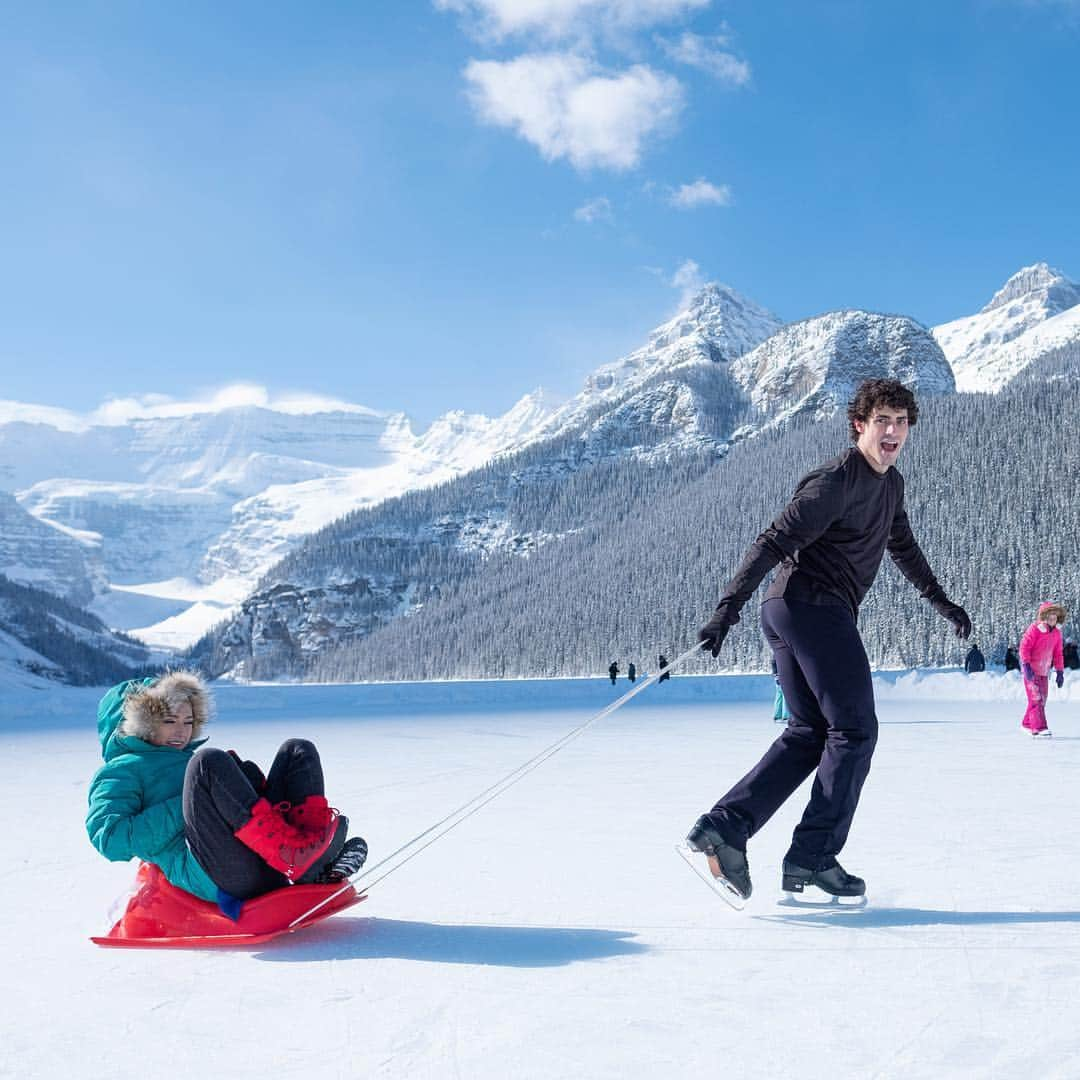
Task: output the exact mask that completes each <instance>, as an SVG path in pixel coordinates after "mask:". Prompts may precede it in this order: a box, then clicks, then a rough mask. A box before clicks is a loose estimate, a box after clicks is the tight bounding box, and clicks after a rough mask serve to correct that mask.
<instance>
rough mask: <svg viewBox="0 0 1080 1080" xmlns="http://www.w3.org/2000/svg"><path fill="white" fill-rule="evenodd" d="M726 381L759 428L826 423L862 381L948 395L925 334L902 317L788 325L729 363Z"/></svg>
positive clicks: (939, 357)
mask: <svg viewBox="0 0 1080 1080" xmlns="http://www.w3.org/2000/svg"><path fill="white" fill-rule="evenodd" d="M731 373H732V377H733V379H734V380H735V382H736V383H737V384H738V385H739V386H740V387H741V388H742V390H743V391H744V392H745V393H746V394H747V396H748V397H749V399H750V401H751V402H752V404H753V406H754V408H755V410H756V411H757V413H758V415H759V418H760V421H761V422H762V423H776V422H777V421H782V420H787V419H790V418H791V417H793V416H797V415H800V414H803V413H809V414H811V415H814V416H817V417H823V416H831V415H832V414H833V413H834V412H836V410H837V409H842V408H843V407H844V405H845V404H846V403H847V402H848V401H849V400H850V399H851V397H852V395H853V393H854V390H855V387H856V386H858V384H859V383H860V382H862V381H863V380H864V379H868V378H889V379H899V380H900V381H901V382H902V383H904V384H905V385H907V386H910V387H911V388H912V389H913V390H916V391H917V392H919V393H923V394H948V393H952V392H953V391H954V389H955V382H954V380H953V374H952V369H951V368H950V367H949V363H948V361H947V360H946V359H945V355H944V353H943V352H942V351H941V348H940V347H939V346H938V344H937V342H936V341H935V340H934V338H933V336H932V335H931V334H930V332H929V331H928V330H926V329H925V328H924V327H922V326H920V325H919V324H918V323H917V322H915V321H914V320H912V319H908V318H905V317H904V316H901V315H877V314H873V313H871V312H868V311H833V312H829V313H828V314H825V315H819V316H817V317H816V318H813V319H804V320H802V321H801V322H797V323H792V324H791V325H790V326H785V327H784V328H783V329H782V330H779V331H777V333H775V334H773V336H772V337H770V338H769V339H768V340H767V341H765V342H764V343H762V344H761V345H759V346H758V347H757V348H756V349H754V350H753V351H751V352H749V353H747V354H746V355H745V356H743V357H740V358H739V359H738V360H736V361H735V362H734V363H733V364H732V367H731Z"/></svg>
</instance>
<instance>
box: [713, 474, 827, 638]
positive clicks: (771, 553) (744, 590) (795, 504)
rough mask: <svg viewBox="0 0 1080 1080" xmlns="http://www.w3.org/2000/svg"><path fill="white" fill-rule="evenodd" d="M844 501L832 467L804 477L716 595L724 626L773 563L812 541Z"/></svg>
mask: <svg viewBox="0 0 1080 1080" xmlns="http://www.w3.org/2000/svg"><path fill="white" fill-rule="evenodd" d="M845 501H846V500H845V494H844V483H843V479H842V477H841V476H840V475H839V474H838V472H837V471H836V470H829V471H828V472H824V471H822V472H813V473H810V475H809V476H806V477H804V479H803V480H802V481H801V482H800V484H799V486H798V488H797V489H796V491H795V495H794V496H793V497H792V500H791V502H789V503H788V504H787V506H786V507H785V508H784V510H783V511H782V512H781V513H780V515H779V517H777V518H776V520H775V521H774V522H773V523H772V524H771V525H770V526H769V527H768V528H767V529H766V530H765V531H764V532H763V533H762V534H761V535H760V536H759V537H758V538H757V539H756V540H755V541H754V542H753V543H752V544H751V545H750V548H749V550H748V551H747V552H746V555H744V556H743V561H742V562H741V563H740V564H739V568H738V569H737V570H736V571H735V575H734V576H733V577H732V579H731V580H730V581H729V582H728V586H727V588H726V589H725V590H724V595H723V596H721V597H720V603H719V604H718V605H717V608H716V611H717V614H719V615H721V616H722V618H723V620H724V622H725V623H727V625H728V626H734V625H735V623H737V622H738V621H739V612H740V611H741V610H742V607H743V605H744V604H745V603H746V601H747V600H749V599H750V597H751V596H753V594H754V590H755V589H757V587H758V586H759V585H760V584H761V582H762V581H763V580H764V578H765V575H766V574H767V573H768V572H769V571H770V570H772V568H773V567H774V566H776V565H777V564H778V563H780V562H782V561H783V560H784V559H790V558H792V557H793V556H794V555H795V554H796V553H797V552H799V551H801V550H802V549H803V548H804V547H806V546H807V545H808V544H811V543H813V542H814V541H815V540H816V539H817V538H818V537H819V536H821V534H822V533H823V532H825V530H826V529H827V528H828V527H829V526H830V525H832V524H833V522H834V521H837V520H838V519H839V518H840V517H841V516H842V515H843V513H844V506H845Z"/></svg>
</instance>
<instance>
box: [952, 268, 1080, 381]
mask: <svg viewBox="0 0 1080 1080" xmlns="http://www.w3.org/2000/svg"><path fill="white" fill-rule="evenodd" d="M1077 305H1080V286H1078V285H1077V284H1076V283H1075V282H1072V281H1070V280H1069V279H1068V278H1067V277H1065V276H1064V274H1061V273H1060V272H1059V271H1057V270H1054V269H1052V268H1051V267H1049V266H1047V264H1046V263H1043V262H1040V263H1036V264H1035V265H1034V266H1025V267H1024V268H1023V269H1022V270H1020V271H1019V272H1018V273H1016V274H1013V276H1012V277H1011V278H1009V280H1008V281H1007V282H1005V284H1004V285H1003V286H1002V287H1001V288H1000V289H999V290H998V291H997V292H996V293H995V294H994V297H993V299H992V300H991V301H990V303H989V304H987V305H986V307H984V308H983V309H982V311H980V312H979V313H978V314H977V315H969V316H965V317H964V318H961V319H954V320H953V321H952V322H947V323H943V324H942V325H941V326H935V327H934V329H933V334H934V337H935V338H937V341H938V344H939V345H940V346H941V348H942V351H943V352H944V353H945V355H946V357H947V358H948V360H949V363H950V364H951V365H952V368H953V372H954V373H955V375H956V388H957V389H958V390H961V391H967V392H974V391H990V392H996V391H998V390H1000V389H1001V388H1002V387H1003V386H1005V385H1006V384H1007V383H1008V382H1009V381H1010V380H1011V379H1013V378H1014V377H1015V376H1016V375H1017V374H1018V373H1019V372H1020V371H1022V370H1023V369H1024V368H1025V367H1027V366H1028V365H1029V364H1030V363H1032V362H1033V361H1034V360H1036V359H1038V356H1039V355H1040V349H1042V348H1043V346H1044V345H1045V344H1046V343H1047V342H1053V343H1054V344H1062V343H1065V342H1066V341H1070V340H1080V339H1078V338H1077V337H1076V335H1075V329H1074V328H1073V327H1072V324H1073V322H1074V320H1073V319H1072V315H1071V312H1072V311H1073V309H1075V308H1076V307H1077ZM1059 320H1060V322H1059ZM1051 323H1056V324H1057V325H1056V326H1055V327H1051V326H1050V324H1051ZM1044 327H1045V328H1046V329H1045V330H1044Z"/></svg>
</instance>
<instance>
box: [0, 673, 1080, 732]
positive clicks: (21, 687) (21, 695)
mask: <svg viewBox="0 0 1080 1080" xmlns="http://www.w3.org/2000/svg"><path fill="white" fill-rule="evenodd" d="M41 681H42V682H44V680H41ZM774 685H775V684H774V683H773V679H772V676H771V675H677V674H676V675H673V676H672V677H671V679H670V680H668V681H667V682H664V683H662V684H659V683H658V684H656V685H655V686H650V687H648V688H647V689H646V690H644V691H642V692H641V693H640V694H638V695H637V696H636V697H634V698H633V699H632V700H631V701H629V702H627V704H626V706H625V707H626V708H629V709H634V708H641V707H642V706H646V705H647V706H648V707H649V708H653V709H655V708H658V707H662V706H663V705H665V704H667V705H692V704H706V703H708V702H738V701H761V702H769V701H771V700H772V696H773V692H774ZM631 688H632V687H631V683H630V682H629V680H627V679H625V678H620V679H619V680H618V682H617V683H616V685H615V686H612V685H611V682H610V680H609V679H607V678H599V677H597V678H583V679H462V680H453V681H451V680H447V681H442V682H398V683H352V684H345V685H325V684H310V683H309V684H280V683H259V684H254V685H247V684H236V683H227V682H218V683H215V684H214V692H215V695H216V697H217V699H218V706H219V712H220V713H221V715H223V716H232V715H241V714H245V713H247V714H259V715H265V716H274V715H280V714H288V713H297V712H299V713H304V712H307V711H318V712H321V713H323V714H329V715H337V716H342V715H343V714H344V715H357V716H358V715H370V716H376V715H385V714H394V713H427V712H454V711H467V710H476V709H479V710H485V711H486V710H488V709H506V710H512V711H519V710H523V709H544V710H548V711H550V710H553V709H584V710H593V711H599V710H600V709H602V708H604V707H605V706H607V705H609V704H611V703H612V702H613V701H615V700H617V699H618V698H619V697H621V696H622V695H623V694H625V693H626V692H627V691H628V690H630V689H631ZM874 693H875V695H876V697H877V700H878V701H879V702H904V701H916V702H917V701H923V702H942V701H960V702H970V701H983V702H1017V703H1020V702H1023V700H1024V689H1023V685H1022V683H1021V680H1020V675H1019V673H1018V672H1015V671H1010V672H1002V671H986V672H980V673H979V674H977V675H965V674H964V673H963V672H962V671H957V670H933V669H915V670H909V671H881V672H877V673H875V675H874ZM101 694H102V690H101V689H100V688H87V687H80V688H78V689H74V688H71V687H60V686H55V685H52V686H47V687H46V688H45V689H38V688H36V687H34V688H32V689H31V688H30V687H28V686H26V684H25V682H24V683H22V684H20V683H18V682H17V681H16V680H15V677H14V676H13V675H12V674H11V673H10V672H3V671H0V726H3V725H4V724H8V723H11V722H13V721H20V722H23V726H25V722H26V721H35V722H37V723H41V724H44V723H45V722H46V721H51V722H52V723H53V724H55V723H63V722H64V721H65V720H70V721H74V720H76V718H79V717H83V718H85V717H86V716H87V715H88V714H92V713H93V712H94V710H95V708H96V705H97V701H98V699H99V698H100V697H101ZM1075 701H1080V675H1078V673H1077V672H1074V671H1068V672H1066V673H1065V685H1064V687H1063V688H1062V689H1061V690H1058V689H1057V688H1056V687H1055V686H1054V685H1053V683H1051V688H1050V704H1051V705H1053V704H1055V703H1058V702H1075Z"/></svg>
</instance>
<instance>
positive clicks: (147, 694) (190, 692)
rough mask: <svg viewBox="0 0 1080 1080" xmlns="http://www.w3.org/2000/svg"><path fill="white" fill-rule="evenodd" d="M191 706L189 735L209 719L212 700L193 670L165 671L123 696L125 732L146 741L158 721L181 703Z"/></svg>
mask: <svg viewBox="0 0 1080 1080" xmlns="http://www.w3.org/2000/svg"><path fill="white" fill-rule="evenodd" d="M185 702H186V703H187V704H189V705H190V706H191V718H192V720H193V723H192V727H191V737H192V738H193V739H194V738H195V737H196V736H198V734H199V732H200V731H202V729H203V727H204V726H205V725H206V724H207V723H208V722H209V721H210V718H211V716H212V714H213V711H214V702H213V699H212V698H211V697H210V690H209V688H208V687H207V685H206V683H204V682H203V680H202V677H201V676H200V675H199V674H198V673H197V672H194V671H167V672H165V674H163V675H161V676H159V677H158V678H157V679H156V680H155V681H154V682H152V683H151V684H150V685H149V686H136V687H135V688H134V689H133V690H132V691H131V692H130V693H129V694H128V695H127V697H125V698H124V719H123V722H122V723H121V724H120V730H121V732H123V734H125V735H134V736H135V737H136V738H137V739H143V740H144V741H149V739H148V736H150V735H152V734H153V733H154V730H155V729H156V728H157V726H158V724H160V723H161V722H162V720H164V719H165V718H166V717H167V716H169V715H170V714H171V713H173V712H174V711H175V710H176V709H177V708H179V707H180V706H181V705H183V704H184V703H185Z"/></svg>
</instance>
